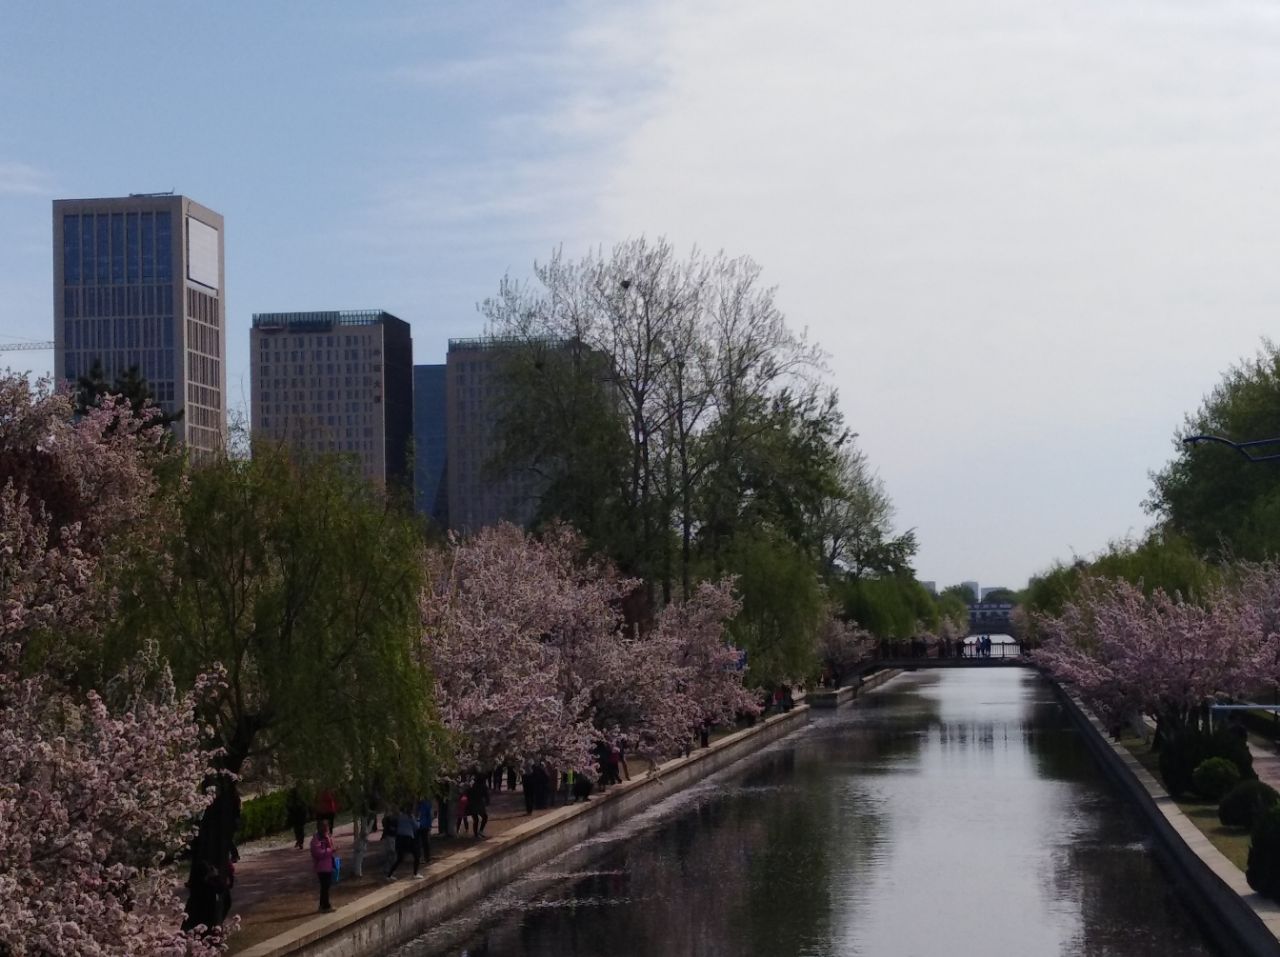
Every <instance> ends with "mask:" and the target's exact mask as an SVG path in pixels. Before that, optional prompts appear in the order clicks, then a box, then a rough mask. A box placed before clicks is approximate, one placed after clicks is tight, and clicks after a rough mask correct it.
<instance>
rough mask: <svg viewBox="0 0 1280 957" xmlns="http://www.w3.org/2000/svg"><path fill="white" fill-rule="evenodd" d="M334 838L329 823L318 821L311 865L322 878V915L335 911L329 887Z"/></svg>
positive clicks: (312, 843)
mask: <svg viewBox="0 0 1280 957" xmlns="http://www.w3.org/2000/svg"><path fill="white" fill-rule="evenodd" d="M334 851H335V848H334V845H333V837H332V836H331V835H330V834H329V822H328V821H324V820H321V821H317V822H316V833H315V836H314V837H313V838H311V863H312V865H314V867H315V869H316V877H318V878H320V913H322V914H327V913H329V911H331V910H333V907H331V906H330V904H329V887H330V886H331V885H332V884H333V855H334Z"/></svg>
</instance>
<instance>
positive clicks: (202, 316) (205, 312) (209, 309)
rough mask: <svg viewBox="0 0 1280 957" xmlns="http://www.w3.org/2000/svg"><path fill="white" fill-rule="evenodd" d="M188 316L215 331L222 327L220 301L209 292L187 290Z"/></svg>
mask: <svg viewBox="0 0 1280 957" xmlns="http://www.w3.org/2000/svg"><path fill="white" fill-rule="evenodd" d="M187 315H188V316H190V317H191V318H192V319H199V320H200V321H201V322H203V323H207V324H208V325H211V326H213V327H214V328H215V329H217V328H219V327H221V325H222V316H221V315H220V310H219V307H218V300H217V299H216V298H215V297H213V296H211V295H209V294H208V293H207V292H200V291H199V290H197V289H191V288H188V289H187Z"/></svg>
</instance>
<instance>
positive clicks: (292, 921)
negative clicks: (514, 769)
mask: <svg viewBox="0 0 1280 957" xmlns="http://www.w3.org/2000/svg"><path fill="white" fill-rule="evenodd" d="M721 736H722V734H716V735H715V737H716V738H719V737H721ZM629 763H630V766H631V776H632V777H633V778H635V777H637V776H642V775H643V774H644V773H645V772H646V771H647V770H648V768H649V764H648V762H647V761H645V760H644V759H642V758H638V757H633V758H632V759H631V760H630V762H629ZM560 807H563V803H561V804H557V805H555V806H553V807H551V808H549V809H547V810H543V811H534V812H533V816H534V817H538V816H541V815H543V814H548V813H551V812H552V811H555V810H557V809H558V808H560ZM525 820H528V815H526V813H525V810H524V794H523V792H522V791H520V790H516V791H507V790H502V791H495V792H492V793H491V796H490V802H489V823H488V824H487V825H485V829H484V833H485V837H484V838H481V839H480V840H481V841H484V840H485V839H487V838H489V837H494V836H497V835H499V834H503V833H505V832H506V831H508V830H510V829H512V828H513V827H515V826H516V825H517V824H519V823H520V822H522V821H525ZM339 821H340V822H341V817H339ZM437 824H438V822H437ZM313 827H314V825H308V831H307V838H306V842H304V847H303V848H302V849H301V850H298V849H297V848H295V847H294V846H293V834H292V832H290V833H289V834H287V835H286V834H278V835H275V836H273V837H269V838H264V839H263V840H261V841H255V842H254V843H252V844H247V845H244V846H242V847H241V848H239V850H240V863H239V864H237V865H236V884H235V889H234V891H233V893H232V908H231V913H232V915H233V916H238V917H239V918H240V930H239V931H237V932H236V933H235V934H233V935H232V937H231V952H232V953H233V954H234V953H236V952H237V951H241V950H245V949H247V948H249V947H251V946H253V945H254V944H257V943H261V942H262V941H264V940H267V939H268V938H271V937H274V936H276V935H277V934H282V933H284V932H285V931H287V930H289V929H290V928H292V927H295V926H297V925H298V924H301V923H302V922H303V921H306V920H309V919H311V918H312V917H314V916H315V915H316V911H317V910H318V908H319V902H320V888H319V884H318V883H317V881H316V876H315V872H314V871H313V870H312V868H311V853H310V851H309V849H308V846H307V845H309V842H310V840H311V835H312V833H313V830H312V828H313ZM334 836H335V837H336V838H337V845H338V856H339V857H341V858H342V879H341V881H340V882H339V883H338V884H336V885H334V887H333V890H332V893H331V894H330V899H331V903H332V904H333V906H334V907H336V908H340V907H342V906H344V905H347V904H350V903H351V902H352V901H354V900H356V899H358V898H360V897H362V896H363V895H365V894H368V893H370V892H372V891H374V890H376V889H377V888H379V887H383V886H385V883H386V882H385V880H384V878H383V875H384V874H385V873H386V869H387V867H388V865H389V861H388V860H387V859H386V857H385V856H384V855H385V849H384V845H383V844H382V841H381V838H382V832H381V831H380V830H379V831H378V833H376V834H372V835H370V841H369V850H368V852H367V853H366V855H365V866H364V876H363V877H354V876H352V875H350V874H349V870H350V868H351V867H352V865H353V862H354V859H355V853H354V835H353V832H352V825H351V822H350V821H349V820H348V821H347V822H345V823H339V824H338V826H337V828H336V829H335V831H334ZM475 846H476V839H475V838H474V837H472V836H471V835H470V834H468V833H465V832H460V833H459V834H458V836H456V837H444V836H441V835H439V834H438V833H437V832H436V831H435V830H432V832H431V860H432V862H437V861H442V860H447V859H448V858H449V857H451V856H453V855H454V854H457V853H459V852H460V851H463V850H465V849H467V848H471V847H475ZM393 859H394V858H393ZM424 867H425V865H424ZM412 873H413V863H412V861H405V862H404V863H402V864H401V865H400V867H399V869H398V870H397V871H396V876H397V879H398V880H409V879H410V875H411V874H412Z"/></svg>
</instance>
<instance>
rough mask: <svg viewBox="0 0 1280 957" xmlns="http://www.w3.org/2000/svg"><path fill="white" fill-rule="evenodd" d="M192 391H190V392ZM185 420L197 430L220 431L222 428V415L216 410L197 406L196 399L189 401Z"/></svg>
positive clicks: (184, 415) (184, 416)
mask: <svg viewBox="0 0 1280 957" xmlns="http://www.w3.org/2000/svg"><path fill="white" fill-rule="evenodd" d="M190 391H191V390H190V389H188V392H190ZM183 418H184V419H186V421H187V422H189V423H190V424H191V425H193V426H195V427H196V428H201V429H220V428H221V427H222V413H221V412H218V411H217V410H215V409H206V408H205V407H204V406H201V405H197V404H196V400H195V399H189V400H188V402H187V408H186V411H185V412H184V414H183Z"/></svg>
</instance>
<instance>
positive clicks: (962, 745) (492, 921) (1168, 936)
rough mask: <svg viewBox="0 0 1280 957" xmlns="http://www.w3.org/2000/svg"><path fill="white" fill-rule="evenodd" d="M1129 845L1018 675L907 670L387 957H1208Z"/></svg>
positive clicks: (1129, 835)
mask: <svg viewBox="0 0 1280 957" xmlns="http://www.w3.org/2000/svg"><path fill="white" fill-rule="evenodd" d="M1144 841H1145V832H1144V830H1143V828H1142V826H1141V822H1140V821H1139V820H1138V819H1137V818H1136V816H1135V815H1134V814H1133V813H1132V812H1131V811H1130V810H1129V808H1128V807H1127V805H1125V804H1124V803H1123V802H1122V801H1121V800H1120V799H1119V798H1118V797H1117V796H1115V795H1114V794H1112V792H1111V791H1110V789H1109V788H1108V787H1107V786H1106V784H1105V783H1104V781H1103V780H1102V778H1101V776H1100V774H1099V773H1098V771H1097V770H1096V769H1095V768H1094V767H1093V765H1092V763H1091V762H1090V760H1089V758H1088V756H1087V753H1086V752H1085V750H1084V747H1083V745H1082V743H1081V742H1080V741H1079V739H1078V738H1077V736H1076V734H1075V732H1074V731H1073V730H1072V729H1071V728H1070V726H1069V725H1068V724H1067V722H1066V721H1065V718H1064V716H1063V715H1062V713H1061V711H1060V710H1059V708H1058V706H1057V705H1056V703H1055V702H1054V700H1053V697H1052V694H1051V693H1050V691H1049V689H1048V688H1047V686H1046V685H1044V684H1043V683H1042V682H1041V681H1040V680H1039V679H1038V678H1036V677H1035V676H1034V675H1033V674H1031V673H1028V672H1024V671H1021V670H1017V669H974V670H947V671H941V670H940V671H934V672H919V673H915V674H910V675H904V676H902V677H901V678H898V679H896V680H895V681H894V682H893V683H891V684H890V685H889V686H887V687H886V688H885V689H884V690H883V691H881V692H879V693H878V694H876V695H874V696H873V697H871V698H869V699H868V700H867V701H866V702H864V703H863V704H862V705H859V706H858V707H855V708H849V709H845V710H843V711H841V712H839V713H837V714H835V715H833V716H831V717H829V718H824V719H822V720H820V721H819V722H816V723H815V725H814V726H813V727H812V728H811V729H810V730H809V731H807V732H806V733H804V734H802V735H798V736H796V737H794V738H792V739H789V740H788V741H786V742H783V743H782V744H780V745H778V746H775V747H774V748H773V749H771V750H770V751H768V752H766V753H765V754H764V755H761V756H760V757H759V758H758V759H756V760H755V761H753V762H752V763H751V764H750V765H749V766H746V767H741V768H740V769H738V770H737V771H734V772H731V773H728V774H726V775H721V776H719V777H718V778H715V779H712V780H711V781H709V782H707V783H706V784H704V785H703V786H700V787H698V788H695V789H693V790H692V791H690V792H685V793H684V794H682V795H679V796H677V797H675V798H673V799H671V800H670V801H668V802H664V804H663V805H661V806H659V807H656V808H655V809H653V811H652V812H650V813H649V814H647V815H645V817H644V819H642V820H639V821H634V822H630V823H629V824H628V825H625V826H624V827H622V828H620V829H619V831H618V832H614V833H611V834H610V835H607V836H604V837H603V838H601V839H598V840H596V841H594V842H592V844H590V845H589V846H587V847H584V848H579V849H577V850H575V851H573V852H570V853H569V854H567V855H564V856H562V857H561V858H559V859H557V860H556V861H554V862H552V863H551V864H550V865H548V866H546V867H543V868H539V869H537V870H535V871H534V872H532V873H531V874H530V875H529V876H528V877H527V878H525V879H522V880H520V881H518V882H517V883H516V884H514V885H513V886H512V887H511V888H508V889H507V890H505V891H504V892H502V893H501V894H498V895H495V896H494V897H492V898H490V899H488V900H486V901H485V902H483V903H481V904H479V905H477V906H476V907H475V908H473V910H472V912H471V913H470V914H468V915H465V916H464V917H463V918H462V919H459V920H453V921H449V922H446V923H445V924H444V925H442V926H441V927H439V928H437V929H435V930H434V931H432V932H431V933H430V934H428V935H426V936H425V937H423V938H420V939H419V940H418V941H415V942H414V943H413V944H411V945H409V946H407V947H405V948H402V949H400V950H399V951H397V952H396V957H437V955H446V954H447V955H450V957H461V955H467V957H507V955H517V954H521V955H531V957H543V955H545V957H551V955H556V957H595V955H610V957H632V955H635V957H639V955H661V957H667V955H672V957H675V955H686V954H687V955H698V957H718V955H726V957H730V955H732V957H740V955H758V957H791V955H796V957H819V955H859V957H864V955H865V957H878V955H921V957H925V955H934V954H937V955H947V957H954V955H970V954H974V955H982V957H1000V955H1037V957H1038V955H1054V954H1063V955H1067V954H1070V955H1077V954H1081V955H1090V957H1093V955H1098V957H1101V955H1117V957H1119V955H1123V957H1146V955H1156V954H1160V955H1163V957H1186V955H1208V954H1212V953H1213V951H1212V950H1211V948H1209V947H1208V945H1207V944H1206V943H1205V942H1204V941H1203V939H1202V937H1201V935H1200V933H1199V931H1198V930H1197V929H1196V927H1195V926H1194V925H1193V924H1191V923H1190V921H1189V920H1188V918H1187V917H1186V916H1185V915H1184V914H1183V912H1182V909H1181V907H1180V906H1179V903H1178V901H1177V900H1176V899H1175V898H1174V897H1173V894H1172V891H1171V889H1170V887H1169V885H1168V883H1167V881H1166V880H1165V879H1164V877H1163V875H1162V874H1161V873H1160V872H1159V870H1158V869H1157V867H1156V866H1155V863H1154V861H1153V859H1152V856H1151V854H1150V852H1149V850H1148V848H1147V847H1146V846H1145V843H1144ZM459 941H461V943H459Z"/></svg>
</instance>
